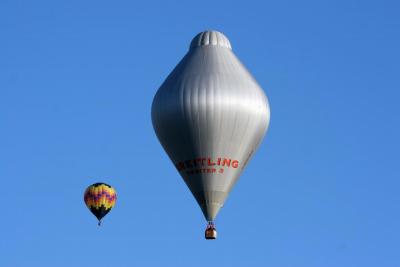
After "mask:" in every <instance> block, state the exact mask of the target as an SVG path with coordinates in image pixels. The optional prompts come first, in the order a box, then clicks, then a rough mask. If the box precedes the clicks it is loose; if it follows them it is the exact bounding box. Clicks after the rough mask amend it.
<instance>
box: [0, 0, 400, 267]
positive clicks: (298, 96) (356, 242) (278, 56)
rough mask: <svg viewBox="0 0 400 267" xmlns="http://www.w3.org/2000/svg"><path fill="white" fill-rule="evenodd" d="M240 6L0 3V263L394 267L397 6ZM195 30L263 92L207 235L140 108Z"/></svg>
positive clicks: (399, 216)
mask: <svg viewBox="0 0 400 267" xmlns="http://www.w3.org/2000/svg"><path fill="white" fill-rule="evenodd" d="M238 2H239V1H237V2H235V1H143V3H141V4H140V3H137V2H136V1H102V0H98V1H76V0H73V1H71V0H70V1H50V0H49V1H40V0H39V1H18V0H14V1H11V0H2V1H1V2H0V181H1V199H2V200H1V213H0V235H1V237H0V266H2V267H19V266H24V267H25V266H29V267H36V266H38V267H47V266H51V267H53V266H57V267H64V266H77V267H80V266H82V267H83V266H84V267H88V266H90V267H91V266H95V267H102V266H143V267H146V266H171V267H180V266H195V267H196V266H273V267H339V266H340V267H353V266H355V267H358V266H360V267H361V266H362V267H369V266H371V267H376V266H383V267H398V266H400V255H399V251H400V241H399V240H400V208H399V204H400V194H399V189H400V180H399V179H400V172H399V164H400V160H399V149H400V145H399V135H400V127H399V115H400V112H399V98H400V91H399V89H400V81H399V69H400V64H399V62H400V52H399V47H400V37H399V35H400V16H399V10H400V4H398V1H354V0H353V1H349V0H346V1H344V0H340V1H339V0H337V1H321V0H315V1H309V0H303V1H288V0H281V1H241V3H240V4H239V3H238ZM206 29H215V30H219V31H221V32H223V33H225V34H226V35H227V37H228V38H229V39H230V41H231V43H232V46H233V51H234V52H235V54H236V55H237V56H238V57H239V58H240V59H241V60H242V62H243V63H244V64H245V65H246V66H247V67H248V69H249V70H250V71H251V72H252V73H253V75H254V76H255V78H256V79H257V80H258V82H259V83H260V85H261V86H262V87H263V88H264V90H265V92H266V94H267V95H268V97H269V99H270V103H271V124H270V128H269V131H268V133H267V135H266V137H265V139H264V142H263V143H262V144H261V146H260V149H259V150H258V152H257V153H256V155H255V157H254V158H253V160H252V161H251V163H250V164H249V165H248V167H247V169H246V170H245V171H244V173H243V175H242V177H241V179H240V180H239V182H238V183H237V185H236V187H235V188H234V190H233V191H232V193H231V195H230V197H229V199H228V201H227V202H226V205H225V206H224V208H223V209H222V210H221V212H220V214H219V216H218V218H217V221H216V223H217V228H218V230H219V238H218V240H216V241H211V242H210V241H206V240H204V237H203V235H204V228H205V225H206V222H205V220H204V218H203V215H202V213H201V211H200V208H199V207H198V206H197V204H196V202H195V200H194V199H193V197H192V195H191V193H190V192H189V190H188V189H187V188H186V186H185V184H184V182H183V181H182V179H181V178H180V176H179V175H178V172H177V171H176V170H175V168H174V167H173V165H172V164H171V162H170V161H169V159H168V158H167V156H166V154H165V152H164V151H163V150H162V148H161V145H160V144H159V142H158V140H157V139H156V136H155V134H154V131H153V128H152V125H151V119H150V109H151V102H152V99H153V96H154V94H155V92H156V90H157V89H158V87H159V86H160V85H161V83H162V82H163V80H164V79H165V78H166V76H167V75H168V74H169V73H170V71H171V70H172V69H173V67H174V66H175V65H176V64H177V63H178V61H179V60H180V59H181V58H182V57H183V56H184V54H185V53H186V52H187V50H188V46H189V43H190V41H191V39H192V38H193V37H194V36H195V35H196V34H197V33H198V32H200V31H203V30H206ZM97 181H103V182H107V183H110V184H111V185H113V186H114V187H115V188H116V190H117V192H118V196H119V198H118V201H117V205H116V207H115V208H114V209H113V210H112V211H111V213H110V214H109V215H108V216H107V217H106V218H105V220H104V222H103V226H102V227H101V228H99V227H97V222H96V219H95V217H94V216H93V215H92V214H90V212H89V211H88V210H87V208H86V206H85V205H84V203H83V192H84V190H85V188H86V187H87V186H88V185H89V184H91V183H94V182H97Z"/></svg>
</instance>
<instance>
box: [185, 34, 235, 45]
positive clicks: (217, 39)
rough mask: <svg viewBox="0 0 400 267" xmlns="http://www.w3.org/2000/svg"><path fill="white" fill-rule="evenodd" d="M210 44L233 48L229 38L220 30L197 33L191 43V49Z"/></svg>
mask: <svg viewBox="0 0 400 267" xmlns="http://www.w3.org/2000/svg"><path fill="white" fill-rule="evenodd" d="M209 45H215V46H221V47H225V48H229V49H232V47H231V43H230V42H229V40H228V38H227V37H226V36H225V35H224V34H223V33H221V32H218V31H204V32H201V33H199V34H197V35H196V36H195V37H194V38H193V40H192V42H191V43H190V49H192V48H195V47H199V46H209Z"/></svg>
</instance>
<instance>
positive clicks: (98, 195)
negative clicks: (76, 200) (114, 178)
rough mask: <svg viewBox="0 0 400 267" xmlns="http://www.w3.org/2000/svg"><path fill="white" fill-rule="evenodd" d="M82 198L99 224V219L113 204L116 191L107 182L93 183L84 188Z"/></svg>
mask: <svg viewBox="0 0 400 267" xmlns="http://www.w3.org/2000/svg"><path fill="white" fill-rule="evenodd" d="M84 200H85V203H86V206H87V207H88V208H89V210H90V211H91V212H92V213H93V215H94V216H96V218H97V219H98V220H99V225H100V224H101V219H102V218H103V217H104V216H106V215H107V213H109V212H110V211H111V209H112V208H113V207H114V206H115V202H116V200H117V193H116V192H115V189H114V188H113V187H112V186H110V185H108V184H105V183H95V184H92V185H91V186H89V187H88V188H87V189H86V191H85V194H84Z"/></svg>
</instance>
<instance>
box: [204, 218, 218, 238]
mask: <svg viewBox="0 0 400 267" xmlns="http://www.w3.org/2000/svg"><path fill="white" fill-rule="evenodd" d="M205 237H206V239H217V229H215V225H214V223H213V222H208V225H207V228H206V232H205Z"/></svg>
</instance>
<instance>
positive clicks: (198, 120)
mask: <svg viewBox="0 0 400 267" xmlns="http://www.w3.org/2000/svg"><path fill="white" fill-rule="evenodd" d="M269 119H270V110H269V104H268V99H267V97H266V96H265V94H264V92H263V90H262V89H261V87H260V86H259V85H258V84H257V82H256V81H255V79H254V78H253V77H252V76H251V74H250V73H249V72H248V71H247V70H246V68H245V67H244V66H243V64H242V63H241V62H240V61H239V59H238V58H237V57H236V56H235V55H234V53H233V52H232V49H231V45H230V42H229V40H228V39H227V38H226V37H225V35H223V34H222V33H220V32H217V31H206V32H202V33H200V34H198V35H197V36H196V37H195V38H194V39H193V40H192V42H191V45H190V49H189V52H188V53H187V54H186V55H185V57H184V58H183V59H182V60H181V61H180V62H179V64H178V65H177V66H176V67H175V69H174V70H173V71H172V73H171V74H170V75H169V76H168V77H167V79H166V80H165V81H164V83H163V84H162V85H161V87H160V88H159V90H158V91H157V93H156V95H155V97H154V100H153V105H152V121H153V127H154V130H155V132H156V134H157V137H158V139H159V141H160V143H161V145H162V146H163V148H164V150H165V151H166V152H167V154H168V156H169V157H170V159H171V160H172V162H173V163H174V165H175V167H176V168H177V170H178V172H179V173H180V175H181V176H182V177H183V179H184V181H185V182H186V184H187V186H188V187H189V189H190V191H191V192H192V193H193V195H194V197H195V198H196V200H197V202H198V204H199V205H200V207H201V209H202V211H203V213H204V216H205V218H206V219H207V221H209V222H212V221H213V220H214V219H215V217H216V216H217V214H218V211H219V210H220V208H221V207H222V206H223V204H224V202H225V200H226V198H227V196H228V194H229V192H230V191H231V190H232V187H233V186H234V184H235V183H236V181H237V180H238V178H239V176H240V174H241V172H242V171H243V169H244V168H245V167H246V165H247V163H248V162H249V160H250V158H251V157H252V156H253V154H254V152H255V151H256V150H257V148H258V146H259V144H260V143H261V141H262V139H263V137H264V135H265V133H266V130H267V128H268V125H269ZM207 229H208V230H209V229H211V230H215V228H214V226H213V224H212V223H210V224H209V226H208V227H207ZM209 232H210V233H212V232H213V231H209ZM210 236H211V237H212V236H214V237H216V232H215V235H214V234H213V235H210ZM206 237H207V231H206Z"/></svg>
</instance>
